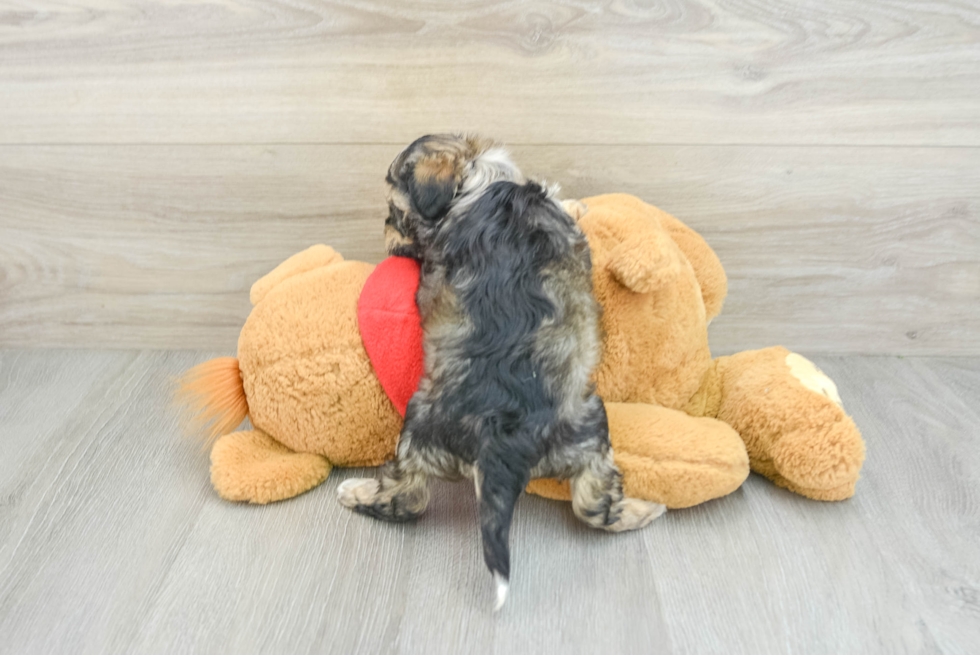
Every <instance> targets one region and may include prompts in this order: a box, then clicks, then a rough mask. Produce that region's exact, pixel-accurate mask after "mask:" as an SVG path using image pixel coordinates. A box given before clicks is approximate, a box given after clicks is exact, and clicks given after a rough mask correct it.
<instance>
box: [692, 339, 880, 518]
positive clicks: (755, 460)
mask: <svg viewBox="0 0 980 655" xmlns="http://www.w3.org/2000/svg"><path fill="white" fill-rule="evenodd" d="M714 378H715V380H714V382H713V383H711V384H709V385H708V386H712V387H713V388H714V390H715V392H714V394H715V396H716V397H715V398H714V399H708V400H707V401H706V402H705V405H706V406H707V407H709V408H710V410H709V411H711V413H712V415H716V416H717V418H719V419H721V420H722V421H725V422H726V423H728V424H729V425H731V426H732V427H733V428H735V430H736V431H737V432H738V433H739V434H740V435H741V437H742V439H743V440H744V441H745V446H746V449H747V450H748V453H749V458H750V461H751V465H752V470H753V471H755V472H756V473H759V474H761V475H763V476H765V477H767V478H769V479H770V480H772V481H773V482H775V483H776V484H777V485H779V486H781V487H785V488H787V489H789V490H791V491H794V492H796V493H798V494H801V495H803V496H807V497H808V498H813V499H815V500H843V499H845V498H850V497H851V496H852V495H854V485H855V483H856V482H857V479H858V477H859V472H860V470H861V465H862V464H863V462H864V441H863V440H862V439H861V434H860V432H858V429H857V427H856V426H855V425H854V421H852V420H851V418H850V417H849V416H848V415H847V414H846V413H845V412H844V410H843V408H842V406H841V400H840V396H839V395H838V394H837V388H836V386H835V385H834V383H833V381H832V380H831V379H830V378H828V377H827V376H826V375H824V373H823V372H822V371H820V370H819V369H818V368H817V367H816V366H814V365H813V363H811V362H810V361H809V360H807V359H805V358H804V357H802V356H801V355H797V354H796V353H791V352H789V351H788V350H786V349H785V348H781V347H774V348H765V349H763V350H755V351H746V352H742V353H738V354H736V355H732V356H731V357H719V358H718V359H717V360H715V371H714ZM703 388H704V385H703Z"/></svg>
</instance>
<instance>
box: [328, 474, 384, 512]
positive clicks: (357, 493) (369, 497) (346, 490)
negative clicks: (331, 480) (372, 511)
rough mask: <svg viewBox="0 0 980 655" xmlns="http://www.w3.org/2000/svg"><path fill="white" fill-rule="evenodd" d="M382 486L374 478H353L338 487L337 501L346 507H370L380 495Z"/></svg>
mask: <svg viewBox="0 0 980 655" xmlns="http://www.w3.org/2000/svg"><path fill="white" fill-rule="evenodd" d="M379 488H380V485H379V484H378V481H377V480H375V479H374V478H351V479H350V480H344V481H343V482H341V483H340V486H339V487H337V500H339V501H340V504H341V505H343V506H344V507H352V508H353V507H357V506H358V505H370V504H372V503H373V502H374V499H375V497H376V496H377V495H378V489H379Z"/></svg>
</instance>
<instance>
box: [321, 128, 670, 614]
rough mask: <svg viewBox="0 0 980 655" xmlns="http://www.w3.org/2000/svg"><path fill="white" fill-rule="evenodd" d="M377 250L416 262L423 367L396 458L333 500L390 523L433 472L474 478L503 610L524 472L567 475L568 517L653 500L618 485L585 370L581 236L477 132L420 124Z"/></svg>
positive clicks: (589, 352)
mask: <svg viewBox="0 0 980 655" xmlns="http://www.w3.org/2000/svg"><path fill="white" fill-rule="evenodd" d="M387 182H388V186H389V194H388V204H389V211H390V213H389V216H388V220H387V221H386V224H385V230H386V245H387V249H388V252H389V254H391V255H400V256H408V257H414V258H416V259H418V260H419V261H420V262H421V265H422V274H421V280H420V283H419V290H418V294H417V297H416V299H417V301H418V306H419V311H420V313H421V316H422V328H423V332H424V344H425V373H424V375H423V377H422V380H421V382H420V384H419V389H418V391H417V392H416V393H415V395H414V396H413V397H412V399H411V401H410V402H409V404H408V409H407V411H406V414H405V424H404V426H403V428H402V432H401V436H400V439H399V442H398V448H397V454H396V457H395V459H393V460H392V461H390V462H388V463H387V464H385V465H384V466H383V467H382V469H381V474H380V478H379V479H377V480H375V479H352V480H347V481H345V482H344V483H343V484H342V485H340V488H339V489H338V495H339V497H340V502H341V503H343V504H344V505H346V506H347V507H351V508H353V509H354V510H355V511H357V512H360V513H362V514H367V515H368V516H373V517H375V518H379V519H384V520H387V521H406V520H409V519H414V518H415V517H417V516H419V514H421V513H422V512H423V511H424V510H425V507H426V505H427V504H428V501H429V491H428V486H427V480H428V478H429V477H430V476H437V477H443V478H450V479H459V478H464V477H470V478H473V480H474V482H475V485H476V494H477V498H478V499H479V503H480V525H481V529H482V535H483V554H484V558H485V560H486V564H487V567H488V568H489V569H490V571H491V573H493V577H494V579H495V581H496V584H497V604H496V609H499V608H500V607H501V606H502V605H503V603H504V600H505V599H506V597H507V589H508V580H509V576H510V552H509V548H508V536H509V533H510V524H511V519H512V516H513V513H514V504H515V502H516V501H517V498H518V497H519V496H520V494H521V492H522V491H523V490H524V488H525V486H527V483H528V481H529V480H531V479H533V478H538V477H550V478H560V479H569V480H571V488H572V508H573V510H574V512H575V515H576V516H578V517H579V518H580V519H581V520H582V521H584V522H585V523H587V524H588V525H590V526H592V527H595V528H602V529H604V530H609V531H612V532H618V531H622V530H632V529H634V528H640V527H643V526H645V525H646V524H647V523H649V522H650V521H652V520H653V519H654V518H656V517H657V516H660V515H661V514H662V513H663V512H664V507H663V505H658V504H655V503H650V502H646V501H642V500H638V499H634V498H625V497H624V496H623V488H622V478H621V476H620V473H619V470H618V469H617V468H616V465H615V464H614V463H613V454H612V448H611V447H610V444H609V428H608V424H607V421H606V411H605V407H604V406H603V404H602V400H601V399H600V398H599V397H598V396H596V395H595V388H594V384H593V381H592V373H593V369H594V368H595V367H596V364H597V363H598V359H599V354H600V347H601V345H600V339H599V311H600V309H599V306H598V304H597V303H596V301H595V299H594V298H593V295H592V271H591V269H592V264H591V258H590V254H589V246H588V243H587V242H586V239H585V235H584V234H583V233H582V231H581V230H580V229H579V227H578V225H577V224H576V222H575V220H573V219H572V217H571V216H569V215H568V214H567V213H566V212H565V211H564V210H563V209H562V206H561V204H559V203H558V201H556V200H555V199H554V198H553V197H552V195H553V194H552V192H551V191H550V190H548V189H546V188H544V187H542V186H540V185H538V184H536V183H534V182H530V181H527V180H525V179H524V176H523V175H522V174H521V172H520V171H519V170H518V168H517V167H516V166H515V165H514V163H513V162H512V161H511V159H510V157H509V156H508V154H507V153H506V152H505V151H504V150H503V149H501V148H500V147H498V146H496V145H495V144H494V143H493V142H491V141H488V140H486V139H482V138H479V137H464V136H456V135H434V136H425V137H422V138H420V139H418V140H417V141H415V142H414V143H413V144H412V145H410V146H409V147H408V148H406V149H405V150H404V151H402V153H401V154H399V155H398V157H397V158H396V159H395V161H394V162H393V163H392V165H391V168H390V169H389V171H388V177H387Z"/></svg>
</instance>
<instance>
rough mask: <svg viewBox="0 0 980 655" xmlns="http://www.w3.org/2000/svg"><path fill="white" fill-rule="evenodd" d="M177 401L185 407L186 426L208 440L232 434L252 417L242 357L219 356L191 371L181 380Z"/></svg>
mask: <svg viewBox="0 0 980 655" xmlns="http://www.w3.org/2000/svg"><path fill="white" fill-rule="evenodd" d="M177 384H178V385H179V386H178V387H177V390H176V392H175V393H174V400H175V401H176V403H177V404H179V405H181V406H182V410H183V411H182V415H183V423H184V429H185V431H186V432H188V433H190V434H200V435H202V436H203V437H204V438H205V439H206V441H207V442H208V443H210V442H212V441H214V440H215V439H217V438H218V437H220V436H223V435H225V434H228V433H229V432H231V431H232V430H234V429H235V428H237V427H238V425H239V424H240V423H241V422H242V421H244V420H245V417H246V416H248V401H247V400H246V398H245V387H244V385H243V384H242V374H241V372H240V371H239V369H238V358H236V357H218V358H216V359H211V360H208V361H206V362H204V363H202V364H198V365H197V366H195V367H194V368H192V369H189V370H187V371H186V372H185V373H184V374H183V375H182V376H181V377H180V379H179V380H177Z"/></svg>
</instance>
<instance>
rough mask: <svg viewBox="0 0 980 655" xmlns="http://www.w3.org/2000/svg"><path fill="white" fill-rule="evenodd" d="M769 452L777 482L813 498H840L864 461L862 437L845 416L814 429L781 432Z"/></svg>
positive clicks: (849, 491) (850, 487) (846, 495)
mask: <svg viewBox="0 0 980 655" xmlns="http://www.w3.org/2000/svg"><path fill="white" fill-rule="evenodd" d="M770 455H771V456H772V465H773V467H774V468H775V471H774V473H775V474H776V475H775V476H771V477H773V479H774V480H776V478H777V476H778V478H781V480H776V481H777V484H781V486H785V487H787V488H789V489H790V490H791V491H795V492H797V493H800V494H802V495H804V496H808V497H810V498H814V499H817V500H841V499H843V498H849V497H850V496H851V495H853V493H854V483H855V482H856V481H857V479H858V477H859V473H860V471H861V466H862V464H863V463H864V441H863V440H862V439H861V434H860V433H859V432H858V430H857V427H856V426H855V425H854V422H853V421H852V420H851V419H850V418H848V417H847V416H842V417H841V418H840V420H838V421H836V422H834V423H832V424H830V425H824V426H820V427H819V428H816V429H808V430H798V431H796V432H791V433H789V434H786V435H783V436H782V438H781V439H780V440H779V441H778V442H777V443H775V444H774V445H773V447H772V449H771V451H770Z"/></svg>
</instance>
